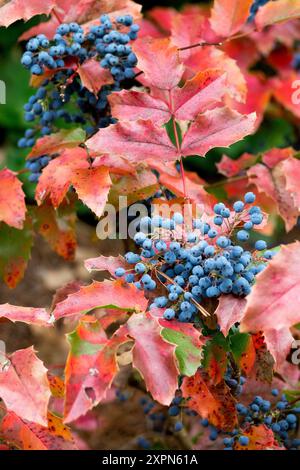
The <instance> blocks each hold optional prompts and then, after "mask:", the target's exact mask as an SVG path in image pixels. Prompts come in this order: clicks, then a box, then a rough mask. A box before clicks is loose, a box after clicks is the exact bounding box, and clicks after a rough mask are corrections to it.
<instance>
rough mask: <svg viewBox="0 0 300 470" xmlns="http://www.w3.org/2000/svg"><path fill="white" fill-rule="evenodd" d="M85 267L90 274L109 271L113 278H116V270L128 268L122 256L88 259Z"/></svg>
mask: <svg viewBox="0 0 300 470" xmlns="http://www.w3.org/2000/svg"><path fill="white" fill-rule="evenodd" d="M84 265H85V267H86V269H87V270H88V271H89V272H91V271H108V272H109V273H110V274H111V275H112V276H113V277H115V271H116V269H117V268H120V267H122V268H123V267H125V266H127V263H126V262H125V260H124V258H122V257H121V256H118V257H115V256H99V257H98V258H90V259H87V260H86V261H85V263H84Z"/></svg>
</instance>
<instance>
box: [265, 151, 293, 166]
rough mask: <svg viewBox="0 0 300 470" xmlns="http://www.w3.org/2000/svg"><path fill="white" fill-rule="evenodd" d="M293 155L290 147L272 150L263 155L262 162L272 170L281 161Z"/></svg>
mask: <svg viewBox="0 0 300 470" xmlns="http://www.w3.org/2000/svg"><path fill="white" fill-rule="evenodd" d="M294 154H295V151H294V149H292V148H290V147H289V148H285V149H272V150H269V151H268V152H266V153H265V154H264V156H263V158H262V160H263V162H264V163H265V164H266V165H267V166H268V167H269V168H274V166H276V165H277V164H278V163H280V162H282V161H283V160H286V159H287V158H289V157H293V156H294Z"/></svg>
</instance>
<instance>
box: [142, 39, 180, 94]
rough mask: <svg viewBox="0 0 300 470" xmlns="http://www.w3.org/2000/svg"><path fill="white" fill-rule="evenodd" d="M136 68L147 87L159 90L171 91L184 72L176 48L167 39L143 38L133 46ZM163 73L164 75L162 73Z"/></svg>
mask: <svg viewBox="0 0 300 470" xmlns="http://www.w3.org/2000/svg"><path fill="white" fill-rule="evenodd" d="M133 49H134V52H135V53H136V55H137V57H138V67H139V69H140V70H142V71H143V72H144V77H143V78H145V79H146V81H147V82H148V84H149V85H151V86H153V87H156V88H159V89H160V90H171V89H172V88H174V87H175V86H176V85H178V83H179V81H180V79H181V77H182V74H183V70H184V66H183V64H181V63H180V60H179V54H178V50H177V47H176V46H175V45H173V44H172V43H171V41H170V39H169V38H163V39H153V38H143V39H140V40H138V41H136V42H135V43H134V45H133ZM162 71H165V73H162Z"/></svg>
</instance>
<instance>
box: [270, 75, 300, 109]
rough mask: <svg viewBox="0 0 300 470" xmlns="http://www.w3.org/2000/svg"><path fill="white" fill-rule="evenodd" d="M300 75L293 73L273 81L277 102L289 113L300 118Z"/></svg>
mask: <svg viewBox="0 0 300 470" xmlns="http://www.w3.org/2000/svg"><path fill="white" fill-rule="evenodd" d="M299 84H300V75H299V73H298V74H297V73H296V72H293V73H292V74H291V75H290V76H285V77H283V78H275V79H274V80H272V92H273V95H274V97H275V98H276V100H277V101H278V102H279V103H280V104H281V105H282V106H283V107H284V108H286V109H287V110H288V111H290V112H291V113H293V114H294V115H295V116H296V117H297V118H300V106H299V96H300V95H299Z"/></svg>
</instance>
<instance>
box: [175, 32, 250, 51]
mask: <svg viewBox="0 0 300 470" xmlns="http://www.w3.org/2000/svg"><path fill="white" fill-rule="evenodd" d="M255 32H257V29H256V28H254V29H251V30H250V31H247V32H245V33H239V34H236V35H234V36H230V37H229V38H226V39H225V40H224V41H220V42H206V41H203V42H198V43H196V44H191V45H190V46H184V47H179V48H178V51H179V52H181V51H187V50H189V49H195V48H196V47H206V46H219V47H221V46H224V45H225V44H226V43H227V42H230V41H235V40H236V39H241V38H244V37H246V36H249V35H250V34H252V33H255Z"/></svg>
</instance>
